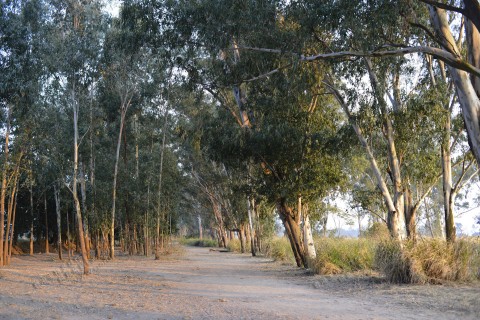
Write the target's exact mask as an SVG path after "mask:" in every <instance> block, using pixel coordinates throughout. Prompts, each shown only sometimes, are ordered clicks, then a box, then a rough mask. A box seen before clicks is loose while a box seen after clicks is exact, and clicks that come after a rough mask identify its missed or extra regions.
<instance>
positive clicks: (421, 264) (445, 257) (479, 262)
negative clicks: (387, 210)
mask: <svg viewBox="0 0 480 320" xmlns="http://www.w3.org/2000/svg"><path fill="white" fill-rule="evenodd" d="M375 264H376V266H377V267H378V269H379V270H380V271H382V272H383V273H384V274H385V276H386V277H387V279H388V280H389V281H391V282H394V283H441V282H442V281H471V280H476V279H479V278H480V243H479V242H478V240H477V241H475V240H472V239H461V240H458V241H457V242H456V243H454V244H449V243H446V242H445V241H443V240H441V239H423V240H421V241H418V242H417V243H416V244H414V243H412V242H406V243H405V244H404V245H403V248H402V247H401V246H400V244H399V243H398V242H394V241H384V242H382V243H380V244H379V246H378V247H377V250H376V255H375Z"/></svg>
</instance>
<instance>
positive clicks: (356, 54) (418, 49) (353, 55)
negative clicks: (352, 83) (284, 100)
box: [238, 46, 480, 77]
mask: <svg viewBox="0 0 480 320" xmlns="http://www.w3.org/2000/svg"><path fill="white" fill-rule="evenodd" d="M387 47H391V46H384V47H383V48H387ZM238 49H239V50H250V51H257V52H267V53H275V54H283V53H285V52H283V51H282V50H278V49H269V48H259V47H247V46H242V47H238ZM412 53H425V54H429V55H431V56H433V57H435V58H437V59H439V60H441V61H443V62H445V63H446V64H448V65H450V66H452V67H454V68H457V69H460V70H463V71H466V72H468V73H471V74H474V75H476V76H477V77H480V68H477V67H475V66H474V65H472V64H470V63H468V62H466V61H464V60H462V59H460V58H459V57H457V56H455V55H453V54H452V53H450V52H448V51H445V50H442V49H439V48H434V47H428V46H415V47H405V48H400V49H396V50H374V51H338V52H332V53H320V54H317V55H310V56H306V55H303V54H294V55H297V56H298V60H299V61H303V62H313V61H317V60H335V59H338V60H356V59H357V58H360V57H373V58H380V57H393V56H402V55H407V54H412ZM272 71H274V70H272Z"/></svg>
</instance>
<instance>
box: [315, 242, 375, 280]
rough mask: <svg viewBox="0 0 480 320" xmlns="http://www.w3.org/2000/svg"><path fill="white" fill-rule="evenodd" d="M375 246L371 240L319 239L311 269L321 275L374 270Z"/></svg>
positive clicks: (316, 243)
mask: <svg viewBox="0 0 480 320" xmlns="http://www.w3.org/2000/svg"><path fill="white" fill-rule="evenodd" d="M375 246H376V242H375V241H373V240H370V239H344V238H333V239H332V238H319V239H316V241H315V248H316V252H317V258H316V259H315V261H313V262H311V264H312V265H311V267H312V269H313V270H314V271H315V272H316V273H319V274H338V273H343V272H354V271H363V270H372V268H373V262H374V255H375Z"/></svg>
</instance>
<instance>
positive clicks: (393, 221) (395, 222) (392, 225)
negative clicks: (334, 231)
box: [326, 83, 401, 240]
mask: <svg viewBox="0 0 480 320" xmlns="http://www.w3.org/2000/svg"><path fill="white" fill-rule="evenodd" d="M326 85H327V86H328V87H329V89H330V91H331V92H332V93H333V94H334V96H335V99H336V100H337V101H338V103H339V104H340V106H341V107H342V109H343V111H344V112H345V115H346V116H347V118H348V121H349V123H350V125H351V126H352V128H353V130H354V131H355V133H356V135H357V137H358V140H360V144H361V145H362V147H363V148H364V149H365V151H366V153H367V158H368V161H369V162H370V167H371V169H372V171H373V173H374V175H375V178H376V180H377V186H378V188H379V189H380V192H381V193H382V196H383V199H384V201H385V204H386V206H387V210H388V214H387V226H388V230H389V232H390V236H391V237H392V238H393V239H397V240H400V239H401V233H400V232H399V213H398V211H397V208H396V207H395V202H394V199H393V198H392V195H391V193H390V190H389V188H388V186H387V183H386V182H385V180H384V178H383V174H382V172H381V171H380V168H379V167H378V163H377V160H376V159H375V156H374V154H373V151H372V149H371V147H370V144H369V143H368V141H367V139H366V138H365V136H364V135H363V132H362V129H361V128H360V127H359V126H358V125H357V123H356V120H355V118H354V116H353V115H352V114H351V113H350V110H349V109H348V106H347V104H346V102H345V100H344V99H343V97H342V95H341V94H340V92H339V91H338V90H337V89H336V88H335V87H334V86H333V85H332V84H330V83H326Z"/></svg>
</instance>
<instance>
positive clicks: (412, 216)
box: [404, 188, 418, 242]
mask: <svg viewBox="0 0 480 320" xmlns="http://www.w3.org/2000/svg"><path fill="white" fill-rule="evenodd" d="M404 194H405V209H404V210H405V224H406V227H407V237H408V238H409V239H410V240H412V241H413V242H415V241H416V240H417V224H416V223H417V208H418V207H417V206H415V205H413V199H412V193H411V192H410V190H409V189H408V188H405V191H404Z"/></svg>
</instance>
